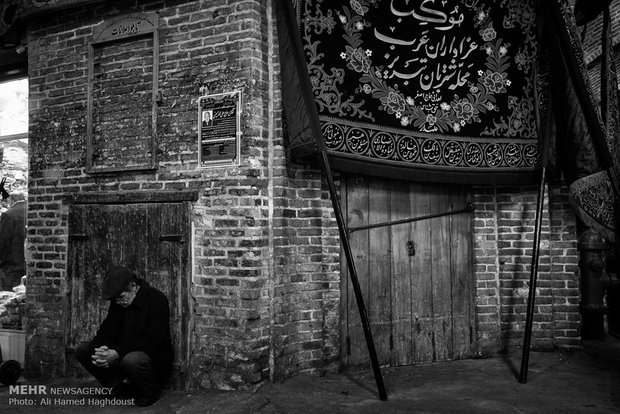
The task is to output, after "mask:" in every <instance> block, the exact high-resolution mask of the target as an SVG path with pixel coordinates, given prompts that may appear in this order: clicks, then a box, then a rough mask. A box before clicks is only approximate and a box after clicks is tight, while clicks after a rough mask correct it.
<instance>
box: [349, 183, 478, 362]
mask: <svg viewBox="0 0 620 414" xmlns="http://www.w3.org/2000/svg"><path fill="white" fill-rule="evenodd" d="M341 194H342V197H341V200H342V208H343V213H344V214H345V218H346V220H347V222H348V224H349V226H350V228H354V227H358V226H364V225H368V224H374V223H382V222H389V221H396V220H401V219H406V218H410V217H419V216H427V215H430V214H435V213H443V212H446V211H451V210H460V209H462V208H463V207H465V205H466V203H467V202H468V201H469V197H470V196H469V190H468V188H467V187H465V186H450V185H441V184H426V183H415V182H408V181H399V180H385V179H379V178H370V177H364V176H343V179H342V189H341ZM471 230H472V217H471V214H457V215H451V216H444V217H438V218H434V219H427V220H421V221H416V222H411V223H406V224H398V225H393V226H385V227H380V228H374V229H366V230H358V231H354V232H352V233H351V238H350V240H351V247H352V250H353V256H354V257H355V266H356V270H357V273H358V277H359V279H360V286H361V287H362V291H363V295H364V301H365V304H366V308H367V310H368V315H369V319H370V325H371V329H372V333H373V337H374V340H375V347H376V348H377V354H378V358H379V362H380V364H382V365H393V366H395V365H409V364H413V363H418V362H427V361H440V360H451V359H458V358H464V357H467V356H469V355H471V352H472V349H473V344H472V341H473V331H472V327H473V318H474V314H473V312H474V307H473V300H474V288H475V283H474V280H473V269H472V260H471V252H472V250H471V242H472V241H471V234H472V232H471ZM414 251H415V252H414ZM342 256H344V255H342ZM341 265H342V277H341V281H342V283H341V292H342V295H341V299H342V300H341V313H342V325H341V326H342V330H341V337H342V338H343V341H342V349H341V350H342V355H343V362H344V364H345V365H347V366H349V367H366V366H368V363H369V358H368V351H367V347H366V343H365V339H364V335H363V331H362V327H361V323H360V318H359V312H358V309H357V303H356V301H355V297H354V294H353V291H352V287H351V282H350V278H349V275H348V268H347V263H346V260H345V259H344V257H342V259H341Z"/></svg>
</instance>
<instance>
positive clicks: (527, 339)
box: [519, 165, 547, 384]
mask: <svg viewBox="0 0 620 414" xmlns="http://www.w3.org/2000/svg"><path fill="white" fill-rule="evenodd" d="M546 180H547V167H546V166H545V165H543V167H542V171H541V177H540V186H539V187H538V199H537V205H536V224H535V227H534V248H533V251H532V266H531V270H530V291H529V294H528V296H527V313H526V317H525V332H524V334H523V353H522V355H521V371H520V372H519V382H520V383H522V384H525V383H526V382H527V369H528V365H529V360H530V343H531V339H532V325H533V322H534V305H535V304H536V282H537V278H538V258H539V257H540V232H541V231H540V230H541V229H540V228H541V227H542V216H543V205H544V201H545V181H546Z"/></svg>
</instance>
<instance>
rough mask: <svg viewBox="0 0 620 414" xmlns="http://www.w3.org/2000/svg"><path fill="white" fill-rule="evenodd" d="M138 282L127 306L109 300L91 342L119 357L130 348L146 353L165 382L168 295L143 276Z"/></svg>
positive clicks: (169, 349)
mask: <svg viewBox="0 0 620 414" xmlns="http://www.w3.org/2000/svg"><path fill="white" fill-rule="evenodd" d="M138 284H139V285H140V289H139V290H138V293H137V294H136V297H135V299H134V300H133V302H132V303H131V305H129V306H128V307H127V308H123V307H121V306H119V305H117V304H116V302H114V301H113V300H112V301H110V307H109V308H108V315H107V316H106V318H105V320H104V321H103V323H102V324H101V326H100V327H99V330H98V331H97V334H96V335H95V337H94V338H93V340H92V342H91V346H92V347H99V346H102V345H105V346H107V347H108V348H110V349H115V350H116V352H118V354H119V355H120V357H121V358H123V357H124V356H125V355H127V354H128V353H129V352H133V351H142V352H144V353H146V354H147V355H148V356H149V357H150V358H151V361H152V362H153V368H154V369H155V372H156V374H157V376H158V377H159V379H160V382H162V383H164V382H165V381H166V380H167V378H168V376H169V375H170V370H171V367H172V359H173V351H172V341H171V339H170V309H169V306H168V299H167V298H166V296H165V295H164V294H163V293H162V292H160V291H159V290H157V289H155V288H152V287H151V286H150V285H149V284H148V283H147V282H146V281H145V280H139V281H138Z"/></svg>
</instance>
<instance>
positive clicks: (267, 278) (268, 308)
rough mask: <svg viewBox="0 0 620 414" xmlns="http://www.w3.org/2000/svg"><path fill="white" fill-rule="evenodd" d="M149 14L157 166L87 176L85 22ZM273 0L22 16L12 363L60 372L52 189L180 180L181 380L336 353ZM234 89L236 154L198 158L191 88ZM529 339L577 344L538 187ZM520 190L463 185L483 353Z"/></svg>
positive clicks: (504, 302)
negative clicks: (184, 212) (294, 149)
mask: <svg viewBox="0 0 620 414" xmlns="http://www.w3.org/2000/svg"><path fill="white" fill-rule="evenodd" d="M143 11H157V12H158V13H159V26H160V28H159V35H160V50H159V52H160V74H159V86H160V89H161V92H162V98H163V101H162V104H161V106H160V107H159V109H158V125H157V126H158V131H159V141H158V144H157V149H156V150H157V153H158V168H157V169H156V170H155V171H152V172H150V171H143V172H139V173H136V172H122V173H107V174H96V175H92V174H87V173H86V172H85V167H86V85H87V84H86V73H87V56H88V53H87V52H88V47H87V46H88V42H89V40H90V38H91V37H92V34H93V28H94V27H95V26H96V25H97V24H99V23H100V22H102V21H103V20H104V19H110V18H113V17H115V16H117V15H119V13H126V12H143ZM277 50H278V48H277V41H276V27H275V20H274V11H273V3H272V2H269V1H262V0H212V1H198V0H195V1H189V0H188V1H181V0H168V1H155V0H153V1H139V2H137V3H136V2H133V3H132V4H131V5H130V6H127V5H126V2H123V1H120V0H118V1H111V2H105V3H104V4H98V5H96V6H95V5H93V6H90V7H87V8H84V9H70V10H65V11H63V12H60V13H57V14H54V15H51V16H46V17H45V18H44V19H39V20H35V21H33V22H32V23H31V25H30V26H29V33H28V53H29V76H30V149H29V150H30V180H29V200H28V201H29V213H28V258H27V262H28V263H27V264H28V276H29V277H28V281H27V288H28V297H27V321H26V328H27V335H28V351H27V364H26V365H27V367H26V368H27V371H28V374H29V375H36V374H49V375H55V376H59V375H63V372H64V367H65V363H66V361H65V359H66V358H67V356H66V354H65V343H64V341H65V339H64V332H65V331H66V329H67V326H66V315H67V309H65V307H66V303H67V301H66V293H67V286H66V283H67V244H68V212H69V206H68V205H66V204H65V203H64V202H63V199H64V197H65V196H66V195H67V194H75V193H88V192H95V191H96V192H102V191H107V192H110V193H113V192H119V191H120V192H123V191H131V192H136V191H166V190H169V191H178V190H194V191H196V192H197V193H198V200H197V201H196V202H195V203H194V204H193V211H192V239H193V240H192V256H193V257H192V263H193V266H192V289H191V292H189V294H190V295H191V297H192V303H193V307H192V318H191V319H192V321H193V322H192V326H191V328H192V333H193V335H192V338H191V344H190V346H191V356H192V361H191V365H192V367H193V372H192V386H194V387H207V388H217V389H234V388H253V387H254V386H255V385H256V384H258V383H259V382H260V381H262V380H264V379H266V378H272V379H273V378H282V377H286V376H288V375H291V374H293V373H296V372H300V371H302V372H314V373H322V372H325V371H333V370H334V369H336V368H337V366H338V361H339V345H340V338H339V323H340V321H339V297H340V292H339V288H340V286H339V285H340V274H339V268H340V266H339V262H340V259H339V253H340V246H339V240H338V232H337V229H336V224H335V219H334V217H333V212H332V211H331V202H330V200H329V197H328V195H327V191H326V184H325V182H324V178H323V177H322V174H321V173H320V171H318V170H317V169H316V168H315V167H310V166H303V165H299V164H295V163H293V162H291V161H290V160H289V159H288V157H287V156H286V145H285V139H284V134H283V126H282V121H281V114H282V108H281V103H280V101H281V96H280V87H281V85H280V83H279V60H278V56H277ZM234 89H239V90H241V91H242V92H243V102H242V119H241V123H242V128H241V129H242V145H241V158H242V160H241V165H240V166H239V167H225V168H209V169H200V168H198V161H197V152H198V148H197V122H196V118H197V112H196V111H197V99H198V97H200V96H201V95H204V94H206V93H218V92H224V91H230V90H234ZM548 195H549V198H548V201H547V204H546V213H545V219H544V229H543V231H544V232H543V243H542V246H543V250H542V254H541V269H540V270H541V272H540V276H539V280H540V282H539V289H538V300H537V310H538V312H537V316H536V324H535V336H534V346H535V347H550V346H556V345H557V346H575V345H577V344H578V338H579V332H578V326H579V325H578V322H579V321H578V318H579V316H578V313H577V301H578V286H577V279H576V277H577V276H576V267H575V266H576V260H577V259H576V251H575V241H574V218H573V216H572V215H571V213H570V210H569V208H568V206H567V205H566V194H565V193H564V192H563V191H562V190H560V189H559V188H557V187H555V186H550V187H549V191H548ZM535 199H536V189H535V188H531V187H526V188H518V187H479V188H477V189H476V191H475V200H474V201H475V207H476V218H475V220H476V221H475V246H474V247H475V269H476V276H477V283H478V292H477V293H478V294H477V299H476V300H477V312H478V324H477V332H478V342H479V345H480V352H481V353H492V352H496V351H498V350H501V349H505V348H508V347H515V346H518V345H519V341H520V335H521V332H522V330H523V320H524V309H525V300H526V295H527V292H526V289H525V288H526V284H527V279H528V278H529V266H530V254H531V241H532V231H533V222H534V209H535V204H536V201H535Z"/></svg>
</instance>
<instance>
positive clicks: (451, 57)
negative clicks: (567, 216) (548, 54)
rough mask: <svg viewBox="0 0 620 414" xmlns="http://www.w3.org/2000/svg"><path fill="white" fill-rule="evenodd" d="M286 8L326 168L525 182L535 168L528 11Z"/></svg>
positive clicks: (318, 1)
mask: <svg viewBox="0 0 620 414" xmlns="http://www.w3.org/2000/svg"><path fill="white" fill-rule="evenodd" d="M293 2H294V3H295V4H296V6H297V12H298V16H297V17H298V27H299V31H300V33H299V35H300V36H301V40H302V44H303V52H304V56H305V60H306V64H307V69H308V75H309V78H310V82H311V85H312V89H313V95H314V100H315V103H316V105H317V107H318V110H319V117H320V121H321V128H322V132H323V139H324V142H325V145H326V148H327V151H328V153H329V155H330V157H331V158H332V159H334V160H335V162H336V164H335V165H336V166H338V165H345V166H348V167H350V168H353V169H355V168H357V169H358V170H365V171H368V170H370V169H372V167H380V168H377V169H374V170H373V171H374V172H375V173H379V174H381V173H387V172H389V171H397V173H396V174H392V175H399V174H402V175H405V176H407V175H414V176H415V177H417V178H418V179H420V178H421V179H425V180H438V181H457V182H474V183H488V182H527V181H531V179H532V178H533V176H534V172H535V171H536V170H537V169H538V168H539V167H540V161H541V154H540V145H539V142H538V130H537V113H536V111H537V104H536V96H538V95H540V92H539V90H538V89H540V88H537V84H538V85H540V84H541V82H542V81H541V79H542V77H541V76H538V79H539V81H538V83H537V81H536V79H537V73H539V68H538V60H539V59H538V53H539V49H538V39H537V18H536V13H535V8H534V7H535V1H530V0H500V1H497V0H467V1H447V0H443V1H442V0H423V1H409V0H329V1H328V0H293ZM282 60H283V63H282V64H283V70H287V68H286V65H287V56H283V57H282ZM290 112H291V111H288V113H287V117H289V115H288V114H289V113H290ZM293 118H294V117H293ZM287 120H288V122H289V124H290V123H291V120H290V119H287ZM292 129H293V130H295V129H300V128H299V127H298V126H294V125H293V126H292ZM289 146H290V149H291V153H292V156H293V157H299V156H303V155H306V154H308V153H310V152H312V151H313V150H314V147H313V142H312V140H310V139H308V138H307V136H306V137H305V138H304V135H299V136H292V137H291V139H290V143H289Z"/></svg>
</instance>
